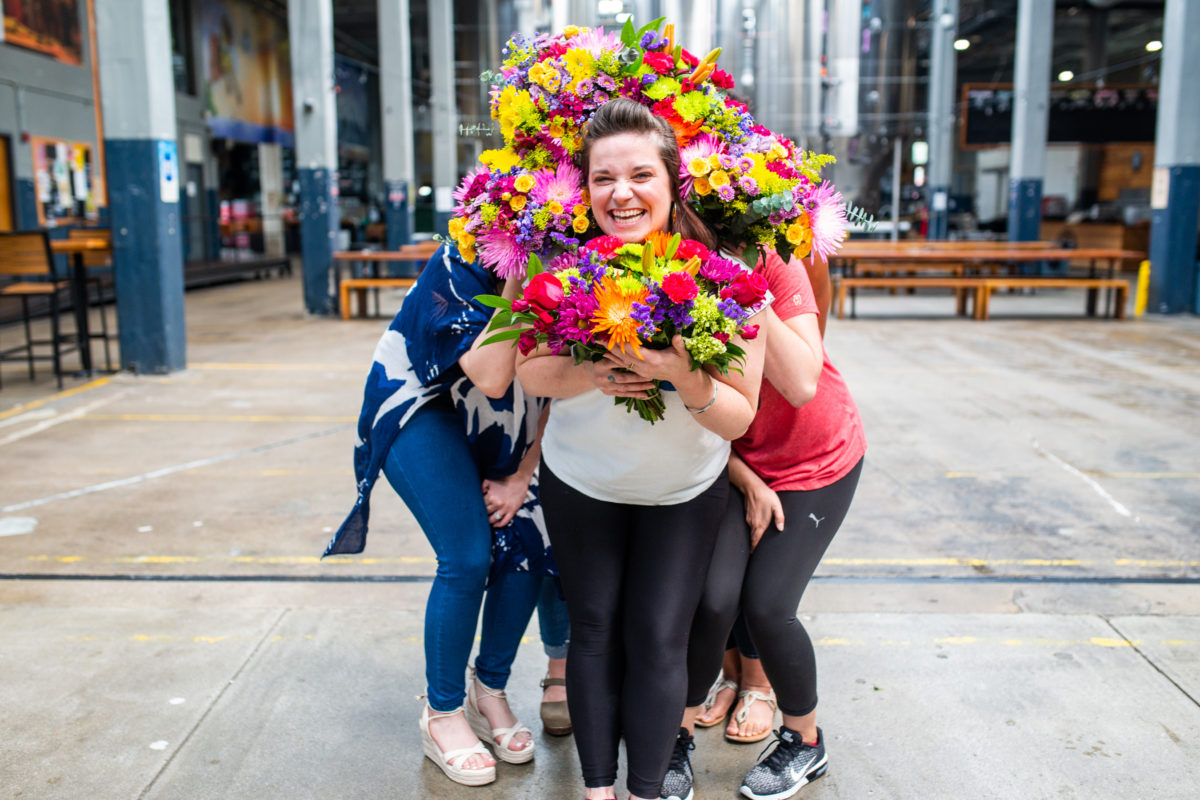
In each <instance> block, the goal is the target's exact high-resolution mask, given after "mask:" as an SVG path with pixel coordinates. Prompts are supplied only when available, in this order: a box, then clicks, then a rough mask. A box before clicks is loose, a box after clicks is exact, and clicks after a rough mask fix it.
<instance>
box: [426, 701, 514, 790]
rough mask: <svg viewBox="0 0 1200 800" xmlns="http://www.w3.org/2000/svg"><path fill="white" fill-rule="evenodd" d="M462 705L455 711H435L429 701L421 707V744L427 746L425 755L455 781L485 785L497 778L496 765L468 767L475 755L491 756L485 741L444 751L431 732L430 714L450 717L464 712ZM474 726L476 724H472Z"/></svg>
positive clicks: (435, 717)
mask: <svg viewBox="0 0 1200 800" xmlns="http://www.w3.org/2000/svg"><path fill="white" fill-rule="evenodd" d="M462 711H463V709H462V706H459V707H458V708H456V709H455V710H453V711H445V712H443V711H434V710H433V709H431V708H430V707H429V703H425V707H424V708H423V709H421V744H422V745H423V746H424V748H425V757H426V758H428V759H429V760H430V761H432V762H433V763H435V764H437V765H438V766H439V767H440V768H441V770H442V772H444V773H446V777H447V778H449V779H450V780H452V781H454V782H455V783H461V784H462V785H463V786H483V785H485V784H488V783H492V782H493V781H495V780H496V767H495V765H492V766H490V767H466V766H463V765H464V764H466V762H467V759H469V758H470V757H471V756H474V755H481V756H489V757H490V756H491V755H492V754H491V753H489V752H488V749H487V748H486V747H484V746H483V742H476V743H475V745H474V746H473V747H461V748H459V749H457V750H447V751H445V752H443V751H442V748H440V747H438V743H437V742H435V741H434V740H433V734H431V733H430V732H429V719H430V714H431V713H432V714H434V715H435V716H434V717H433V718H434V719H437V718H438V717H448V716H451V715H452V714H459V713H462ZM472 727H474V726H472Z"/></svg>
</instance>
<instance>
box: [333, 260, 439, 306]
mask: <svg viewBox="0 0 1200 800" xmlns="http://www.w3.org/2000/svg"><path fill="white" fill-rule="evenodd" d="M440 246H441V245H440V244H438V243H437V242H434V241H430V242H418V243H417V244H406V245H403V246H401V247H400V249H399V250H373V249H366V250H339V251H338V252H336V253H334V254H333V264H334V270H335V274H336V278H337V286H338V306H339V309H340V311H341V314H342V319H350V291H351V290H352V289H353V290H354V292H355V294H356V295H357V296H358V313H359V316H363V317H365V316H366V315H367V290H368V289H374V290H378V289H381V288H385V287H393V288H395V287H401V288H404V287H409V286H412V285H413V284H414V283H416V282H417V278H416V276H415V275H412V276H401V277H391V276H380V275H379V274H378V270H379V265H380V264H393V263H407V264H417V265H419V266H418V267H417V269H416V270H415V272H417V273H420V271H421V268H422V267H424V266H425V263H426V262H427V261H429V259H430V258H431V257H432V256H433V254H434V253H436V252H437V249H438V248H439V247H440ZM353 263H361V264H362V265H363V272H364V273H365V274H363V275H358V276H354V275H352V276H350V277H348V278H343V277H342V265H343V264H353ZM375 314H376V316H378V315H379V293H378V291H376V293H375Z"/></svg>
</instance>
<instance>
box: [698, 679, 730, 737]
mask: <svg viewBox="0 0 1200 800" xmlns="http://www.w3.org/2000/svg"><path fill="white" fill-rule="evenodd" d="M726 690H731V691H733V693H734V694H735V695H736V694H737V690H738V685H737V683H735V682H734V681H731V680H729V679H728V678H726V677H725V676H724V675H722V676H721V677H720V678H718V679H717V682H716V683H714V684H713V685H712V688H711V689H709V690H708V697H706V698H704V705H703V706H702V708H703V709H704V711H703V712H702V713H708V712H709V711H711V710H712V707H713V706H714V705H715V704H716V702H717V695H719V694H720V693H721V692H724V691H726ZM736 704H737V698H736V697H734V701H733V703H730V704H729V711H726V712H725V713H724V714H722V715H721V718H720V719H714V720H713V721H711V722H704V721H703V720H701V719H700V718H699V715H697V717H696V727H697V728H715V727H716V726H717V725H720V724H721V723H722V722H724V721H725V720H726V719H728V718H729V714H730V713H731V712H732V711H733V707H734V705H736Z"/></svg>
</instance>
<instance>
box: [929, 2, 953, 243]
mask: <svg viewBox="0 0 1200 800" xmlns="http://www.w3.org/2000/svg"><path fill="white" fill-rule="evenodd" d="M930 26H931V32H930V39H929V236H928V238H930V239H945V238H946V235H947V234H948V233H949V228H950V210H949V203H950V176H951V174H952V173H953V170H954V88H955V86H956V85H957V84H956V66H957V61H956V59H955V54H954V35H955V32H956V31H957V30H958V0H933V14H932V15H931V19H930Z"/></svg>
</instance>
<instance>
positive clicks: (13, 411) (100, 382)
mask: <svg viewBox="0 0 1200 800" xmlns="http://www.w3.org/2000/svg"><path fill="white" fill-rule="evenodd" d="M110 380H112V379H111V378H97V379H96V380H94V381H89V382H88V383H85V384H84V385H83V386H76V387H75V388H73V389H67V390H65V391H61V392H58V393H57V394H52V395H50V396H49V397H47V398H44V399H42V400H33V401H31V402H29V403H25V404H24V405H20V406H17V407H16V408H10V409H8V410H7V411H0V419H8V418H9V417H15V416H17V415H18V414H24V413H25V412H26V411H32V410H33V409H35V408H41V407H42V406H44V405H47V404H49V403H53V402H54V401H55V400H62V399H63V398H66V397H71V396H73V395H77V394H79V393H81V392H87V391H90V390H92V389H98V388H100V387H101V386H104V385H105V384H106V383H108V382H109V381H110Z"/></svg>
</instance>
